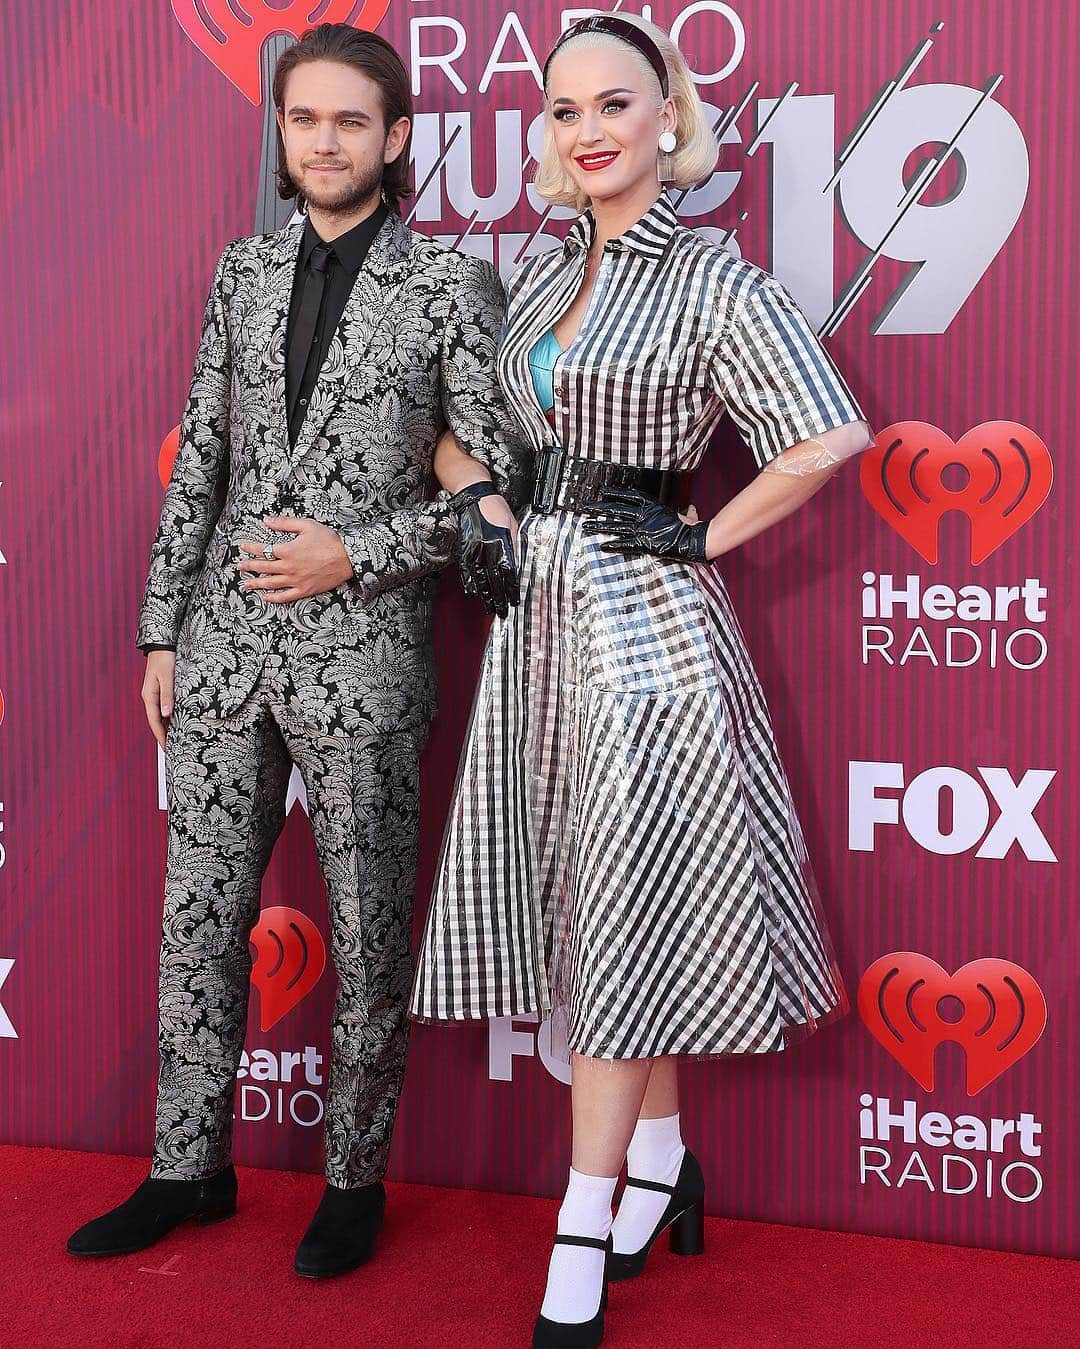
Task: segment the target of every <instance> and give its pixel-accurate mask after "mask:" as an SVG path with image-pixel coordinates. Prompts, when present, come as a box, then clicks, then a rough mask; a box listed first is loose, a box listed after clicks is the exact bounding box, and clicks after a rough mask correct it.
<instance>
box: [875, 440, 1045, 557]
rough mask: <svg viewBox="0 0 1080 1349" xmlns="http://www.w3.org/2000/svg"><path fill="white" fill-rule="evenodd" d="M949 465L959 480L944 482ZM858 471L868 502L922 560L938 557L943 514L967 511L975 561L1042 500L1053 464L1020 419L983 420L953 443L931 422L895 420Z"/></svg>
mask: <svg viewBox="0 0 1080 1349" xmlns="http://www.w3.org/2000/svg"><path fill="white" fill-rule="evenodd" d="M954 466H955V467H954ZM950 468H952V469H953V472H954V474H959V475H962V476H963V477H964V479H965V480H964V481H963V483H961V484H959V485H958V486H952V485H948V486H946V484H945V481H944V476H943V475H944V473H945V470H946V469H950ZM860 477H861V480H862V489H863V492H864V493H865V495H866V499H867V501H869V503H870V505H871V506H873V508H874V510H876V511H877V513H878V514H879V515H880V516H881V518H882V519H883V520H886V521H887V522H888V523H889V524H890V525H892V527H893V529H895V530H896V532H897V533H898V534H899V535H900V537H901V538H902V539H904V540H906V541H907V542H908V543H909V544H910V545H911V546H912V548H914V549H915V551H916V552H917V553H919V554H921V556H922V557H924V558H925V559H926V560H927V562H930V563H936V562H937V560H938V531H939V528H940V525H941V518H942V516H943V515H945V514H946V512H948V511H960V512H961V513H962V514H963V515H966V516H967V517H968V520H969V521H970V522H971V562H972V566H978V564H979V563H980V562H984V561H985V560H986V559H987V558H988V557H989V556H990V554H991V553H992V552H993V551H994V549H995V548H999V547H1000V546H1001V544H1003V543H1004V542H1005V540H1006V539H1008V538H1010V537H1011V536H1012V535H1013V534H1015V533H1016V531H1017V530H1018V529H1019V528H1020V527H1021V526H1022V525H1025V524H1027V522H1028V521H1029V520H1030V519H1031V517H1032V516H1033V515H1034V514H1035V512H1036V511H1037V510H1038V509H1039V507H1040V506H1041V505H1042V504H1043V502H1044V501H1045V500H1046V498H1047V495H1048V494H1049V492H1050V487H1051V484H1052V483H1053V479H1054V468H1053V462H1052V460H1051V458H1050V451H1049V450H1048V449H1047V448H1046V446H1045V445H1044V444H1043V442H1042V441H1041V440H1040V439H1039V437H1038V436H1037V435H1036V434H1035V432H1034V431H1031V430H1029V428H1028V427H1026V426H1021V425H1020V423H1019V422H983V423H982V424H981V425H980V426H974V427H972V429H971V430H970V431H965V433H964V434H963V435H962V436H961V437H960V439H959V440H958V441H956V443H955V444H954V443H953V441H952V440H950V439H949V437H948V436H947V435H946V434H945V432H944V431H942V430H939V428H938V427H936V426H931V425H930V423H929V422H896V423H894V425H892V426H887V427H886V428H885V430H884V431H882V432H881V434H880V435H879V436H878V437H877V440H876V441H875V442H874V446H873V448H871V449H869V450H868V451H867V452H866V454H864V455H863V457H862V464H861V465H860Z"/></svg>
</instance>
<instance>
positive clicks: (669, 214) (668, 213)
mask: <svg viewBox="0 0 1080 1349" xmlns="http://www.w3.org/2000/svg"><path fill="white" fill-rule="evenodd" d="M678 225H679V217H678V216H677V215H676V213H675V207H674V206H673V205H672V204H671V198H670V197H669V196H668V195H667V193H666V192H661V194H660V196H659V197H658V198H657V200H656V201H655V202H654V203H653V205H652V206H650V207H649V209H648V210H647V211H646V212H645V214H644V215H643V216H642V217H641V219H640V220H637V221H635V222H634V224H632V225H631V226H630V228H629V229H628V230H626V231H625V232H624V233H622V234H620V235H619V237H618V238H617V239H611V240H610V241H609V242H608V244H607V247H608V248H609V249H611V251H612V252H622V251H624V250H629V251H630V252H631V253H640V254H641V255H642V257H646V258H654V259H655V258H659V257H662V256H663V254H664V250H665V249H666V248H667V246H668V244H669V243H670V241H671V236H672V235H673V234H674V233H675V230H676V229H677V228H678ZM595 237H596V221H595V219H594V218H593V213H592V211H584V212H583V213H582V214H581V215H579V216H578V218H577V219H576V220H575V221H574V223H573V224H572V225H571V226H570V232H569V234H567V236H566V241H565V243H564V244H563V249H564V251H565V252H566V253H571V252H581V251H582V250H587V249H588V248H589V247H590V245H591V244H592V241H593V239H595Z"/></svg>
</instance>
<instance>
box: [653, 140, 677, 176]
mask: <svg viewBox="0 0 1080 1349" xmlns="http://www.w3.org/2000/svg"><path fill="white" fill-rule="evenodd" d="M657 144H658V148H659V150H660V153H659V154H658V155H657V157H656V176H657V178H658V179H659V180H660V182H662V183H670V182H671V181H672V180H673V179H674V177H675V168H674V165H673V164H672V162H671V152H672V151H673V150H674V149H675V133H674V131H661V133H660V139H659V141H658V143H657Z"/></svg>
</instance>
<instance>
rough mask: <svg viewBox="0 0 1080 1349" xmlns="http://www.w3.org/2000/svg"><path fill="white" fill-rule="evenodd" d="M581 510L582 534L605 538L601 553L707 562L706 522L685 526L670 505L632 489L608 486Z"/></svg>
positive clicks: (707, 526) (707, 530)
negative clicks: (583, 511) (606, 539)
mask: <svg viewBox="0 0 1080 1349" xmlns="http://www.w3.org/2000/svg"><path fill="white" fill-rule="evenodd" d="M583 509H584V510H585V511H586V512H587V513H588V515H587V519H586V520H585V523H584V525H583V526H582V532H583V533H585V534H606V535H608V536H609V539H608V542H606V543H602V544H601V545H600V547H601V549H602V550H603V551H604V552H605V553H623V554H625V555H626V556H627V557H640V556H642V555H643V554H646V553H648V554H651V555H652V556H653V557H662V558H668V559H671V560H673V561H676V562H707V561H708V560H709V559H708V558H707V557H706V555H705V539H706V535H707V534H708V532H709V522H708V521H707V520H699V521H697V523H696V524H692V525H688V524H687V523H686V522H685V521H684V520H680V518H679V515H678V512H677V511H674V510H672V508H671V507H670V506H664V505H661V503H660V502H659V501H657V500H656V499H655V497H647V496H646V495H645V494H644V492H639V491H637V489H636V488H633V487H609V488H607V490H606V491H605V492H604V495H603V498H602V499H601V500H600V501H591V502H589V503H588V504H587V505H586V506H585V507H584V508H583Z"/></svg>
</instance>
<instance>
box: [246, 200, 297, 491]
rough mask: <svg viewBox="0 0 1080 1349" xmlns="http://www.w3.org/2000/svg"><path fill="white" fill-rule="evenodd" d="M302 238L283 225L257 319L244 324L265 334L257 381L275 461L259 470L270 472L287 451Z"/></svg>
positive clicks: (268, 264)
mask: <svg viewBox="0 0 1080 1349" xmlns="http://www.w3.org/2000/svg"><path fill="white" fill-rule="evenodd" d="M303 237H304V230H303V227H302V226H300V225H286V226H285V228H284V229H281V230H278V232H277V234H276V235H275V237H274V239H273V240H272V246H271V249H270V253H269V256H268V258H267V261H266V264H265V268H264V270H263V274H262V277H261V278H260V288H261V290H262V303H261V304H260V305H259V307H258V311H257V315H258V316H257V317H256V318H255V320H254V322H253V323H250V325H249V324H248V323H247V321H245V326H246V327H248V328H249V332H251V333H252V335H254V333H255V332H256V331H257V330H258V329H259V328H262V329H263V330H264V331H265V334H266V335H265V339H264V340H263V341H262V342H259V341H256V343H255V347H256V353H257V358H258V370H257V378H258V380H259V382H260V383H261V382H264V381H265V385H264V387H265V394H266V400H267V401H266V407H267V420H268V421H269V423H270V435H269V437H268V441H267V447H266V448H267V450H268V451H269V452H270V454H271V455H272V458H273V461H274V462H273V463H270V464H264V465H263V466H262V467H263V469H264V471H268V472H271V473H272V472H273V470H274V467H275V464H278V463H280V461H281V460H282V459H283V457H284V456H285V454H286V452H287V451H288V448H289V423H288V416H287V412H286V407H285V330H286V327H287V326H288V322H289V305H290V302H291V300H292V286H293V277H294V276H295V275H296V260H297V258H298V257H299V255H300V241H301V240H302V239H303Z"/></svg>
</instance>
